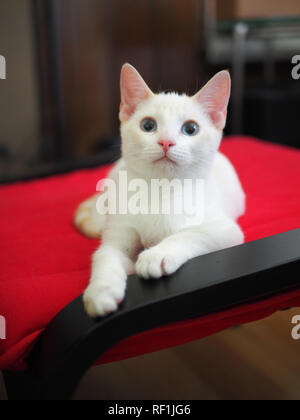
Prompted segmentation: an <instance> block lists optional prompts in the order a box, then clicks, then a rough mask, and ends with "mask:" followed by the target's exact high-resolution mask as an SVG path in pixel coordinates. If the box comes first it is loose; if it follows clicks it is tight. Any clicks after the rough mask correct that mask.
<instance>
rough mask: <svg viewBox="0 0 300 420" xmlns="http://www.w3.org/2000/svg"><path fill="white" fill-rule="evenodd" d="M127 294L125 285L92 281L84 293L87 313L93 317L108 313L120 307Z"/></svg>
mask: <svg viewBox="0 0 300 420" xmlns="http://www.w3.org/2000/svg"><path fill="white" fill-rule="evenodd" d="M124 296H125V287H121V286H119V285H103V284H97V282H95V283H91V284H90V285H89V287H88V288H87V289H86V291H85V292H84V295H83V303H84V307H85V310H86V312H87V314H88V315H89V316H90V317H92V318H97V317H100V316H105V315H108V314H110V313H112V312H115V311H116V310H117V309H118V305H119V304H120V303H121V302H122V300H123V299H124Z"/></svg>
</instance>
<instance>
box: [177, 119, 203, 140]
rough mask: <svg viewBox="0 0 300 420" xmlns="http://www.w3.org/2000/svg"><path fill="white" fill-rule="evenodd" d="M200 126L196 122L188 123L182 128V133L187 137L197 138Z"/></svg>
mask: <svg viewBox="0 0 300 420" xmlns="http://www.w3.org/2000/svg"><path fill="white" fill-rule="evenodd" d="M199 130H200V128H199V125H198V124H197V123H195V122H194V121H188V122H186V123H184V124H183V126H182V129H181V131H182V133H183V134H184V135H185V136H195V135H196V134H198V133H199Z"/></svg>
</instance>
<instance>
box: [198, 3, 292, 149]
mask: <svg viewBox="0 0 300 420" xmlns="http://www.w3.org/2000/svg"><path fill="white" fill-rule="evenodd" d="M205 40H206V57H207V60H208V62H209V63H210V64H211V65H216V66H221V65H226V64H227V65H228V64H231V65H232V72H233V87H234V89H233V99H232V104H233V110H232V126H231V132H232V133H235V134H237V133H242V132H243V133H245V132H246V133H247V134H255V135H259V136H260V137H263V138H267V139H269V140H272V141H276V140H278V141H279V142H284V143H289V144H292V145H294V146H300V143H299V139H298V135H297V130H296V127H295V125H296V124H297V117H296V113H295V108H296V107H297V105H299V103H300V89H298V91H297V92H295V90H294V89H292V90H291V89H289V87H287V86H283V85H282V84H280V85H279V84H278V80H277V79H276V62H280V61H284V62H287V63H291V59H292V57H293V56H294V55H295V54H297V53H299V50H298V48H299V45H300V3H299V2H298V1H295V0H287V1H286V2H285V5H284V8H283V7H282V4H281V2H276V1H275V2H264V3H262V2H258V1H254V2H251V3H250V2H245V1H243V0H232V1H229V2H226V4H225V2H222V1H220V0H205ZM249 62H255V63H262V66H263V72H260V73H262V77H261V80H262V82H260V86H259V88H256V89H254V90H251V91H250V95H249V96H250V97H249V98H248V99H249V103H250V110H252V111H253V112H254V111H255V110H257V112H255V113H254V116H253V117H252V119H251V113H250V114H249V113H247V115H246V117H247V121H246V117H245V115H244V112H243V111H244V105H245V95H246V93H247V92H246V80H248V78H247V74H246V64H247V63H249ZM288 77H289V78H290V80H292V77H291V69H290V71H288ZM291 92H292V97H291V96H290V93H291ZM254 102H255V104H254ZM251 104H253V106H252V107H251ZM285 110H288V112H287V115H285V117H286V118H284V115H282V114H281V118H280V120H278V119H275V121H277V124H276V123H275V124H274V116H275V115H277V114H278V113H281V112H282V111H283V112H284V111H285ZM249 119H250V120H251V121H249ZM259 120H260V121H259ZM279 121H280V125H279ZM283 122H284V123H283ZM251 123H252V125H254V126H253V127H251ZM283 126H284V127H285V128H284V129H283ZM287 126H288V127H289V133H294V135H293V134H292V135H291V137H290V138H286V137H287V136H286V131H287ZM251 128H252V130H254V131H252V132H251ZM247 129H248V130H250V131H247ZM245 130H246V131H245ZM255 130H256V132H255ZM257 130H258V131H257Z"/></svg>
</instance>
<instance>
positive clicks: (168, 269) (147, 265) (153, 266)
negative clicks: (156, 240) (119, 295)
mask: <svg viewBox="0 0 300 420" xmlns="http://www.w3.org/2000/svg"><path fill="white" fill-rule="evenodd" d="M181 264H182V263H181V262H180V261H179V259H178V258H176V256H175V255H172V254H171V253H170V252H167V251H165V250H164V249H160V248H159V247H157V248H156V247H154V248H152V249H148V250H146V251H143V252H142V253H141V254H140V256H139V258H138V260H137V263H136V266H135V269H136V274H137V275H138V276H139V277H142V278H143V279H146V280H147V279H159V278H161V277H163V276H170V275H171V274H173V273H175V272H176V271H177V270H178V268H179V267H180V266H181Z"/></svg>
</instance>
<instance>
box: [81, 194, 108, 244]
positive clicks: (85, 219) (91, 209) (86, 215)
mask: <svg viewBox="0 0 300 420" xmlns="http://www.w3.org/2000/svg"><path fill="white" fill-rule="evenodd" d="M98 197H99V194H96V195H94V196H93V197H91V198H89V199H88V200H86V201H84V202H83V203H81V204H80V206H79V207H78V209H77V210H76V213H75V218H74V224H75V226H76V228H77V230H78V231H79V232H80V233H82V234H83V235H85V236H87V237H88V238H90V239H99V238H100V236H101V233H102V231H103V229H104V226H105V223H106V215H101V214H99V213H98V211H97V206H96V204H97V200H98Z"/></svg>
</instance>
